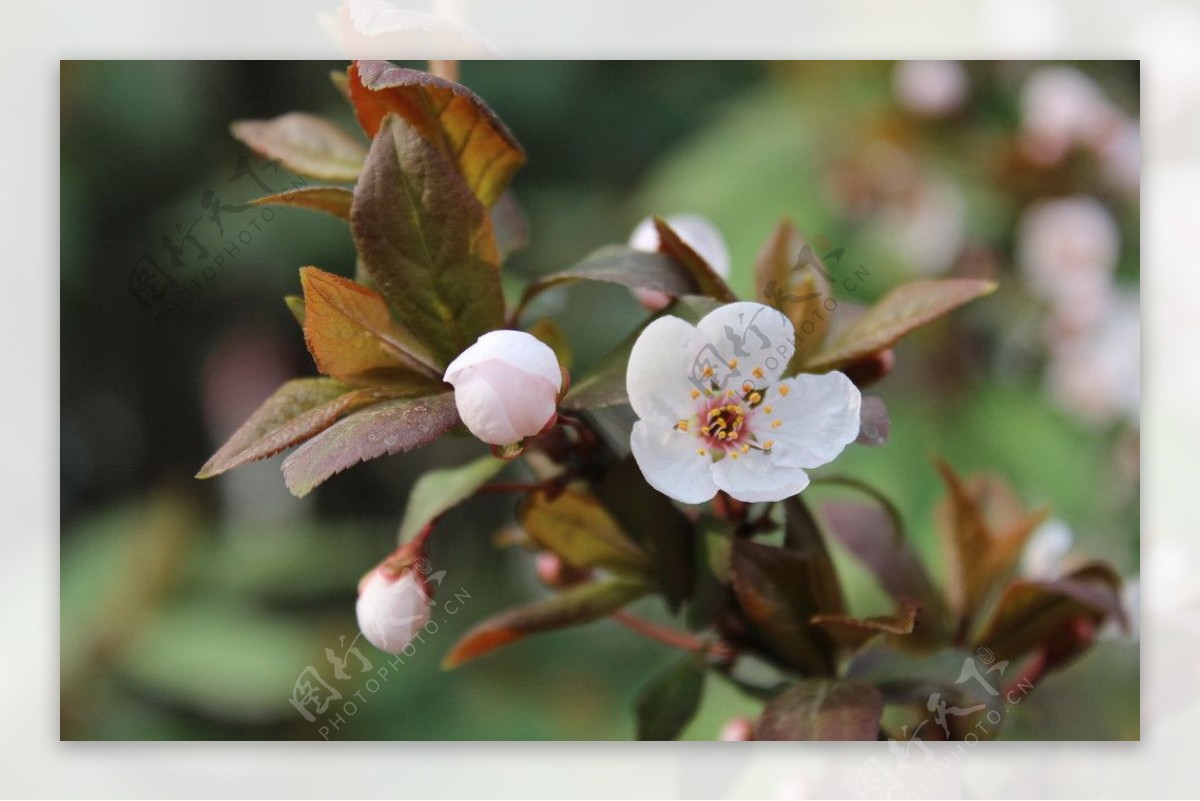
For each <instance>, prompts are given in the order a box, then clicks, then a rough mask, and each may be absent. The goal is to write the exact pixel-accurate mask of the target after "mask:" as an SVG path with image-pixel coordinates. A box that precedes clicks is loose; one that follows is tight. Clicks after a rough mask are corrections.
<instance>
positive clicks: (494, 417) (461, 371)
mask: <svg viewBox="0 0 1200 801" xmlns="http://www.w3.org/2000/svg"><path fill="white" fill-rule="evenodd" d="M444 380H445V381H446V382H448V383H450V384H452V385H453V386H454V402H455V404H456V405H457V406H458V415H459V417H461V418H462V421H463V423H465V424H466V426H467V428H468V429H470V430H471V433H472V434H474V435H475V436H477V437H479V438H480V439H481V440H483V441H484V442H486V443H488V444H489V445H512V444H514V443H517V442H520V441H521V440H523V439H525V437H531V436H533V435H534V434H537V433H540V432H541V431H542V430H543V429H544V428H545V427H546V426H547V425H548V424H550V423H551V422H552V421H553V420H554V417H555V413H556V412H555V409H556V408H557V405H558V393H559V390H560V389H562V381H563V375H562V369H561V368H560V367H559V366H558V359H557V358H555V356H554V351H552V350H551V349H550V347H549V346H548V345H546V344H544V343H543V342H541V341H540V340H538V339H537V337H534V336H533V335H532V334H526V333H525V332H524V331H490V332H488V333H486V334H484V335H483V336H481V337H480V338H479V340H478V341H477V342H476V343H475V344H474V345H472V346H471V347H469V348H467V349H466V350H465V351H463V352H462V353H460V354H459V356H458V358H457V359H455V360H454V361H452V362H451V363H450V366H449V367H447V368H446V375H445V379H444Z"/></svg>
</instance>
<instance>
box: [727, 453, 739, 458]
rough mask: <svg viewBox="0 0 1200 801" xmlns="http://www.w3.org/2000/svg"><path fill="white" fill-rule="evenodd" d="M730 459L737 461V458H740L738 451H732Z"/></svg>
mask: <svg viewBox="0 0 1200 801" xmlns="http://www.w3.org/2000/svg"><path fill="white" fill-rule="evenodd" d="M729 458H730V459H736V458H738V454H737V451H730V452H729Z"/></svg>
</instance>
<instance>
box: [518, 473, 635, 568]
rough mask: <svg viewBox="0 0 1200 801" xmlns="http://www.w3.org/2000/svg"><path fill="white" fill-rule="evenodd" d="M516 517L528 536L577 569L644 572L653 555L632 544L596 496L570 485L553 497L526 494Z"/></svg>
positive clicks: (536, 493)
mask: <svg viewBox="0 0 1200 801" xmlns="http://www.w3.org/2000/svg"><path fill="white" fill-rule="evenodd" d="M517 517H518V519H519V520H520V521H521V525H522V526H524V528H525V531H526V532H528V534H529V536H530V537H531V538H532V539H533V540H534V542H536V543H537V544H538V545H540V546H541V547H542V548H545V549H547V550H550V551H553V552H554V553H556V554H558V555H559V556H561V557H562V558H563V560H564V561H566V562H567V564H569V565H571V566H572V567H577V568H589V567H603V568H607V569H609V570H614V571H627V572H628V571H632V572H634V573H644V572H645V571H646V570H647V569H648V568H649V567H650V558H649V557H648V556H647V555H646V553H645V552H644V551H643V550H642V549H641V548H639V547H638V546H637V545H635V544H634V543H632V542H631V541H630V540H629V538H628V537H627V536H625V532H623V531H621V528H620V526H619V525H617V522H616V521H615V520H613V518H612V516H611V515H610V514H609V513H608V512H607V511H605V509H604V507H603V506H601V505H600V502H599V501H598V500H596V498H595V497H594V496H592V495H591V494H589V493H586V492H584V491H582V490H579V489H574V488H567V489H565V490H563V491H562V492H561V493H559V494H558V495H557V496H555V497H554V498H553V499H550V498H548V497H547V494H546V493H543V492H535V493H531V494H530V495H528V496H526V498H525V499H524V500H523V501H522V503H521V505H520V507H519V508H518V510H517Z"/></svg>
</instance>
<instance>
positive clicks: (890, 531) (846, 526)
mask: <svg viewBox="0 0 1200 801" xmlns="http://www.w3.org/2000/svg"><path fill="white" fill-rule="evenodd" d="M818 515H819V517H820V518H821V520H822V521H824V523H825V526H826V530H827V531H828V532H829V534H830V535H831V536H832V537H833V538H834V539H836V540H837V541H838V542H840V543H841V544H842V546H843V547H844V548H845V549H846V550H847V551H849V552H850V553H851V554H853V555H854V556H855V557H856V558H857V559H858V560H859V561H861V562H862V564H863V566H864V567H866V568H867V570H868V571H870V572H871V574H872V575H873V576H875V578H876V580H877V581H878V582H879V585H880V586H881V587H882V588H883V590H884V591H885V592H886V593H887V594H888V595H890V596H891V597H892V598H893V599H895V600H896V601H898V602H899V603H901V604H907V603H911V604H914V605H915V606H916V621H915V624H914V630H913V634H912V636H911V637H907V638H905V640H906V643H907V642H908V641H912V643H913V644H914V645H923V646H928V645H932V644H934V643H937V642H942V641H944V640H945V639H946V638H948V637H949V636H950V633H951V632H950V631H949V629H948V623H949V621H948V619H947V618H948V612H947V610H946V604H945V602H944V601H943V600H942V596H941V594H940V593H938V591H937V589H936V588H935V587H934V586H933V583H932V582H931V581H930V579H929V575H928V574H927V573H926V572H925V568H924V567H923V566H922V565H921V561H920V559H918V558H917V556H916V554H914V553H913V550H912V547H911V546H910V545H909V543H908V542H907V541H905V540H904V539H903V537H902V536H901V534H900V532H898V531H897V530H896V526H895V523H894V522H893V521H892V518H891V516H890V515H889V514H888V513H887V512H885V511H884V510H883V509H880V508H878V507H875V506H868V505H866V504H859V503H844V502H840V501H831V502H829V503H824V504H821V506H820V508H819V510H818Z"/></svg>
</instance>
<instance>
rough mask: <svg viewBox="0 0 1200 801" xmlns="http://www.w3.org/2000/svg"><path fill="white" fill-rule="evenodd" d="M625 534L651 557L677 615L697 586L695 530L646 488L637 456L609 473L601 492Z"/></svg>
mask: <svg viewBox="0 0 1200 801" xmlns="http://www.w3.org/2000/svg"><path fill="white" fill-rule="evenodd" d="M596 494H597V497H599V499H600V501H601V503H603V504H604V506H605V507H606V508H607V509H608V511H609V513H610V514H611V515H612V516H613V518H615V519H616V521H617V523H618V524H619V525H620V527H621V530H622V531H624V532H625V533H626V534H628V535H629V536H631V537H633V538H634V539H635V540H636V541H637V542H638V543H640V544H641V545H642V547H644V548H645V549H646V550H647V551H648V552H649V553H650V558H651V562H652V569H651V573H652V574H653V575H654V577H655V578H656V579H657V581H658V583H659V585H660V586H661V588H662V590H663V594H664V595H665V596H666V601H667V607H668V608H669V609H670V610H671V611H672V612H675V611H677V610H678V609H679V606H680V604H682V603H683V601H685V600H687V599H688V598H689V597H691V594H692V588H693V586H694V572H693V570H694V565H693V556H692V543H693V541H694V539H695V536H696V535H695V531H694V529H693V524H692V522H691V521H690V520H688V518H687V516H686V515H684V514H683V512H681V511H679V509H678V508H676V506H675V504H673V503H671V501H670V500H669V499H668V498H667V497H666V496H665V495H663V494H662V493H660V492H659V491H658V490H656V489H654V488H653V487H651V486H650V485H649V484H647V483H646V479H645V478H644V477H643V476H642V471H641V470H640V469H639V468H638V466H637V462H635V461H634V459H633V457H632V456H626V457H625V458H624V459H622V460H621V462H619V463H618V464H617V465H616V466H615V467H613V468H612V469H611V470H609V471H608V474H607V475H606V476H605V477H604V480H603V481H602V482H601V484H600V486H599V488H598V489H597V491H596Z"/></svg>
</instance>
